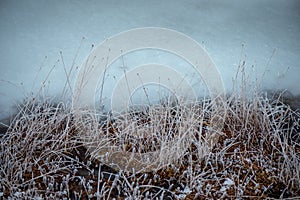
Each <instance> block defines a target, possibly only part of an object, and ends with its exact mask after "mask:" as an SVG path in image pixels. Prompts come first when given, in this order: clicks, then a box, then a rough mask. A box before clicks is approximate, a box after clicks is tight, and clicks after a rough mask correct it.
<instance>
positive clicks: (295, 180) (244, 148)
mask: <svg viewBox="0 0 300 200" xmlns="http://www.w3.org/2000/svg"><path fill="white" fill-rule="evenodd" d="M212 108H213V106H212V101H209V100H206V101H201V102H200V101H199V102H195V103H194V104H183V103H182V104H181V103H176V104H172V105H171V104H160V105H154V106H149V107H147V108H145V109H139V110H132V111H129V112H128V113H123V114H121V115H117V116H115V117H112V116H110V115H109V114H107V115H105V114H104V113H103V115H101V117H99V115H95V114H93V113H92V112H82V113H80V114H79V113H74V112H73V111H72V110H71V109H69V108H68V106H66V105H64V104H62V103H60V104H56V105H54V104H52V103H47V102H45V101H41V102H38V100H37V99H33V100H32V101H30V102H27V103H26V104H25V105H23V106H22V107H21V108H20V112H19V114H18V115H17V116H16V118H15V119H14V121H13V122H12V123H11V125H10V127H9V129H8V130H7V132H6V133H5V134H4V135H3V136H2V138H1V144H0V150H1V151H0V159H1V162H0V163H1V171H0V175H1V182H0V190H1V192H0V194H1V196H3V197H5V198H37V199H38V198H40V199H48V198H49V199H51V198H72V199H82V198H87V199H89V198H90V199H109V198H118V199H143V198H146V199H156V198H167V197H168V198H172V199H194V198H199V199H206V198H225V197H226V198H267V197H269V198H287V197H290V198H292V197H294V198H296V197H299V196H300V190H299V185H300V132H299V130H300V127H299V126H300V121H299V120H300V114H299V112H298V111H294V110H292V109H291V108H290V106H289V105H286V104H284V103H282V102H281V101H280V98H277V99H269V98H267V97H266V96H263V95H261V96H256V97H254V98H252V99H247V98H244V97H242V98H241V96H237V95H232V96H230V97H227V98H226V99H225V100H223V102H222V109H223V110H222V111H224V113H225V114H224V113H223V114H224V115H222V116H223V122H224V126H223V127H222V130H221V131H217V130H214V128H215V127H214V126H213V125H212V123H213V122H214V121H213V120H212V119H213V118H214V117H215V116H214V115H216V113H217V112H213V111H212ZM218 117H220V116H218ZM212 133H217V137H214V142H210V141H211V137H210V136H211V134H212Z"/></svg>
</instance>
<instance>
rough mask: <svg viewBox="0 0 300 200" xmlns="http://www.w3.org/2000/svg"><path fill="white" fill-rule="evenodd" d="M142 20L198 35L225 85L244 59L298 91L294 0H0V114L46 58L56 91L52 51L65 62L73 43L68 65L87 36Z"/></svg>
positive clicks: (43, 72)
mask: <svg viewBox="0 0 300 200" xmlns="http://www.w3.org/2000/svg"><path fill="white" fill-rule="evenodd" d="M148 26H151V27H153V26H154V27H164V28H170V29H174V30H176V31H179V32H182V33H184V34H186V35H188V36H190V37H192V38H193V39H195V40H196V41H198V42H199V43H200V44H201V45H202V46H203V48H205V49H206V51H207V52H208V53H209V55H210V56H211V58H212V60H213V61H214V63H215V64H216V66H217V67H218V69H219V71H220V73H221V75H222V78H223V80H224V83H225V87H226V89H227V91H230V89H231V87H232V79H233V78H234V77H235V73H236V69H237V66H238V65H239V63H240V61H245V62H246V68H247V70H248V71H253V72H254V73H253V74H254V75H255V76H256V77H257V78H258V79H259V80H261V81H262V87H263V88H266V89H273V90H276V89H287V90H289V91H291V92H292V93H293V94H295V95H297V94H300V87H299V78H300V65H299V63H300V1H299V0H285V1H283V0H251V1H249V0H226V1H224V0H184V1H183V0H127V1H125V0H123V1H121V0H98V1H97V0H51V1H50V0H26V1H20V0H0V45H1V48H0V70H1V72H0V119H1V118H4V117H7V116H8V115H9V114H11V113H12V112H13V110H14V109H13V108H14V105H15V104H16V103H19V102H21V101H22V99H23V98H24V95H25V94H26V93H28V92H31V91H32V92H36V91H37V90H38V88H39V87H40V85H41V83H42V82H43V80H45V78H46V77H47V74H48V73H49V72H50V71H51V69H52V67H53V66H54V65H55V67H54V68H53V71H52V72H51V74H50V76H49V77H48V79H47V83H48V82H49V83H50V84H49V85H50V86H49V87H48V90H49V94H50V95H51V94H53V95H56V94H57V93H59V92H61V90H62V88H63V87H64V83H65V80H66V79H65V72H64V67H63V64H62V60H61V56H60V51H62V54H63V59H64V63H65V65H66V68H67V69H70V67H71V65H72V63H73V60H74V57H75V55H76V52H77V51H78V49H79V53H78V56H77V58H76V60H75V65H74V66H75V67H77V66H80V65H81V63H82V62H83V61H84V59H85V58H86V56H87V55H88V54H89V52H90V50H91V46H92V45H93V44H94V45H96V46H97V45H98V44H100V43H101V42H102V41H103V40H104V39H105V38H108V37H111V36H113V35H115V34H118V33H120V32H122V31H126V30H129V29H132V28H139V27H148ZM83 37H84V38H85V39H84V40H82V38H83ZM80 44H81V45H80ZM45 57H47V58H45ZM135 59H143V58H142V57H141V58H139V57H136V58H135ZM57 60H60V61H59V62H58V63H57ZM142 62H143V60H141V63H142ZM183 70H184V69H183ZM24 93H25V94H24Z"/></svg>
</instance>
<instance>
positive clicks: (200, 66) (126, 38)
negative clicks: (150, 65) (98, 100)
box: [73, 27, 225, 109]
mask: <svg viewBox="0 0 300 200" xmlns="http://www.w3.org/2000/svg"><path fill="white" fill-rule="evenodd" d="M147 48H153V49H160V50H164V51H168V52H171V53H173V54H176V55H177V56H180V57H181V58H183V59H185V60H186V61H187V62H188V63H190V64H191V65H192V66H193V67H194V68H195V70H196V71H197V72H198V73H199V74H200V75H201V77H202V79H203V81H204V83H205V84H206V86H207V88H208V90H209V93H210V96H211V98H214V97H217V96H218V95H223V94H225V89H224V85H223V81H222V78H221V76H220V73H219V71H218V69H217V68H216V66H215V65H214V63H213V62H212V60H211V59H210V57H209V56H208V54H207V52H206V51H205V50H204V49H203V48H202V47H201V46H200V45H199V44H198V43H197V42H196V41H195V40H193V39H192V38H190V37H188V36H186V35H184V34H182V33H179V32H177V31H174V30H170V29H165V28H153V27H150V28H139V29H132V30H129V31H126V32H123V33H120V34H118V35H115V36H113V37H111V38H109V39H107V40H105V41H104V42H103V43H102V44H100V45H99V46H98V47H97V48H96V49H95V50H94V51H92V53H91V54H90V55H89V56H88V58H87V59H86V61H85V62H84V64H83V65H82V67H81V69H80V72H79V75H78V77H77V81H76V86H75V92H74V97H73V106H74V108H75V109H76V108H90V109H93V108H94V104H95V94H96V88H97V84H98V82H99V78H100V77H101V76H103V75H104V74H105V70H106V68H108V67H110V65H111V64H112V63H113V62H114V61H115V60H116V59H117V58H119V57H120V56H122V55H124V54H127V53H129V52H132V51H135V50H141V49H147ZM151 75H152V76H153V77H154V80H155V79H156V78H155V77H157V74H156V73H155V72H154V73H151ZM159 76H161V77H162V76H163V74H159ZM165 76H167V77H169V76H168V74H166V75H165ZM156 80H157V79H156ZM130 81H133V80H130ZM112 101H113V102H114V101H124V99H120V100H114V99H113V100H112ZM125 101H128V99H127V100H125Z"/></svg>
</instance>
